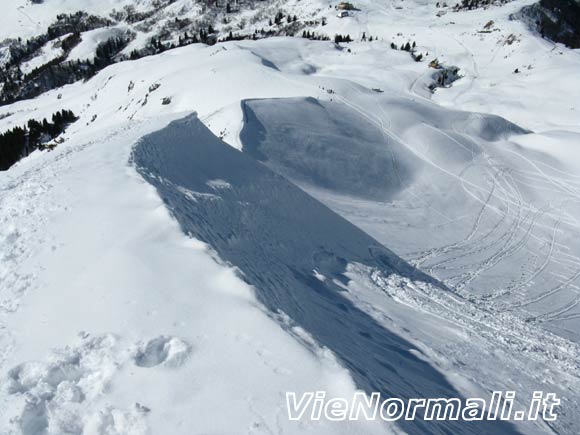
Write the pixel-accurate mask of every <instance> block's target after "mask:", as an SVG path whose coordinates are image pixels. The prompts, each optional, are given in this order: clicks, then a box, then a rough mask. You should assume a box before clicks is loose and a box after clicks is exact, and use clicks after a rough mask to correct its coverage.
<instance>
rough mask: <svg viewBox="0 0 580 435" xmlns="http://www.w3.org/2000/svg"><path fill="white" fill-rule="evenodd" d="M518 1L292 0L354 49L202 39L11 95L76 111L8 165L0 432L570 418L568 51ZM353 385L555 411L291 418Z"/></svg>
mask: <svg viewBox="0 0 580 435" xmlns="http://www.w3.org/2000/svg"><path fill="white" fill-rule="evenodd" d="M49 1H50V0H46V1H45V3H44V5H45V6H46V5H50V3H49ZM53 1H56V0H53ZM177 3H179V4H181V3H180V2H176V4H177ZM530 3H531V1H521V0H518V1H514V2H509V3H507V4H506V5H504V6H501V7H500V6H492V7H490V8H481V9H476V10H472V11H461V12H453V11H452V10H450V9H451V8H449V7H448V8H442V7H436V5H434V4H431V3H425V2H415V1H412V2H407V1H405V2H398V1H395V2H389V3H387V4H383V3H380V2H375V1H370V0H368V1H361V2H359V3H357V5H356V6H357V9H359V10H357V11H353V12H352V15H349V17H345V18H339V17H337V16H336V12H335V10H334V9H333V8H329V7H328V6H332V4H328V3H318V2H317V1H308V2H304V1H303V2H301V4H302V5H303V6H302V8H303V9H302V11H303V12H304V13H305V14H309V13H311V11H316V12H315V16H312V19H313V21H316V19H318V17H320V16H322V15H324V16H327V18H328V22H327V24H326V26H322V25H321V24H320V25H317V24H312V26H311V27H312V28H313V29H314V28H316V29H317V31H324V32H325V33H327V34H331V35H332V34H335V33H338V34H341V35H344V34H349V35H351V37H352V38H353V39H354V40H355V41H354V42H352V43H350V44H348V45H344V44H343V45H342V46H336V45H335V44H333V43H332V42H330V41H310V40H307V39H306V38H269V39H264V40H259V41H250V40H247V41H233V42H227V43H223V44H218V45H215V46H206V45H203V44H192V45H189V46H187V47H181V48H177V49H174V50H168V51H165V52H164V53H162V54H159V55H156V56H150V57H145V58H142V59H139V60H134V61H127V62H122V63H118V64H115V65H111V66H108V67H106V68H104V69H103V70H102V71H100V72H99V73H98V74H96V75H95V76H94V77H92V78H91V79H90V80H88V81H86V82H82V81H80V82H77V83H74V84H71V85H69V86H65V87H62V88H59V89H55V90H52V91H49V92H46V93H44V94H42V95H41V96H39V97H38V98H36V99H34V100H26V101H20V102H18V103H14V104H11V105H9V106H6V107H3V108H2V109H1V110H0V130H2V131H4V130H6V129H9V128H12V127H14V126H17V125H23V124H24V123H26V121H27V120H28V119H43V118H44V117H49V116H50V115H51V114H52V113H55V112H56V111H58V110H61V109H63V108H67V109H71V110H73V111H74V113H75V114H76V115H78V116H79V117H80V119H79V121H77V122H76V123H74V124H72V125H71V126H70V127H69V129H68V130H67V131H66V132H65V133H64V134H62V135H61V136H60V137H59V142H62V143H60V144H59V145H58V146H57V147H56V149H54V150H53V151H51V152H35V153H33V154H32V155H30V156H29V157H27V158H25V159H23V160H21V161H20V162H19V163H18V164H16V165H15V166H14V167H12V168H11V169H10V170H9V171H7V172H3V173H0V222H1V223H2V225H1V226H0V258H1V262H0V307H2V308H0V345H1V347H0V349H2V350H1V352H0V376H2V380H3V382H2V383H1V385H2V390H1V392H0V433H8V434H26V435H32V434H37V433H40V434H51V435H53V434H59V435H60V434H62V433H76V434H81V433H92V434H110V433H113V434H121V433H123V434H128V433H129V434H142V433H154V434H157V433H168V432H170V433H172V434H173V433H175V434H180V433H183V434H190V433H192V432H202V433H203V432H214V431H217V432H222V433H303V432H306V433H316V434H320V433H328V434H331V433H345V434H346V433H349V434H350V433H365V434H367V433H369V434H372V433H385V432H386V433H390V432H393V433H397V432H399V433H400V432H401V431H404V432H407V433H418V434H423V433H444V431H445V430H447V432H449V431H451V432H453V433H454V434H455V433H458V434H462V433H467V434H471V433H473V434H479V433H490V434H491V433H493V434H497V433H500V434H504V433H507V434H509V433H519V434H546V433H554V432H556V433H562V434H567V433H570V434H572V433H577V432H578V428H579V427H580V422H579V420H578V415H579V413H578V408H579V402H578V397H580V379H579V377H578V354H579V353H578V352H579V351H578V341H579V340H578V333H577V331H578V325H579V323H578V322H579V321H580V311H579V310H580V302H579V299H578V281H579V280H580V278H579V276H580V260H579V259H578V258H579V257H580V252H578V246H580V244H579V242H578V240H579V237H580V235H579V232H578V231H579V230H578V228H579V227H578V222H577V216H578V211H579V209H578V207H579V204H580V202H579V199H578V195H579V192H580V190H579V189H580V182H579V179H578V175H577V173H578V169H579V167H580V165H579V164H578V161H579V160H578V151H577V146H576V145H577V143H578V137H579V133H580V125H579V124H578V119H577V113H576V111H577V107H576V104H577V103H576V101H578V100H580V99H579V97H580V89H579V88H578V86H577V83H576V81H577V80H576V78H575V77H576V76H575V75H574V72H575V71H577V70H578V68H579V66H580V59H579V58H578V56H577V53H576V52H574V51H572V50H568V49H566V48H565V47H563V46H560V45H556V46H555V45H553V44H552V43H550V42H548V41H545V40H542V39H540V38H538V37H537V35H535V34H534V33H532V32H530V30H529V29H528V28H527V27H526V25H525V24H524V23H521V22H518V21H513V20H510V15H511V14H513V13H514V12H516V11H518V10H520V9H521V7H522V6H525V5H527V4H530ZM63 4H64V3H63ZM52 5H55V3H52ZM141 5H143V6H147V5H145V4H144V3H143V4H138V5H137V6H138V7H141ZM321 5H322V6H321ZM41 6H42V5H41ZM93 6H94V5H93ZM103 7H105V6H103ZM95 8H96V6H95ZM318 9H320V10H318ZM87 10H91V9H90V8H88V9H87ZM143 10H146V8H144V9H143ZM441 10H445V11H446V13H445V14H440V15H439V16H438V12H440V11H441ZM91 11H92V12H95V11H94V10H91ZM268 19H269V16H268V15H265V17H264V20H268ZM491 21H493V22H492V23H491V24H489V23H490V22H491ZM317 26H320V27H317ZM363 34H365V36H366V39H365V40H364V41H363V40H362V35H363ZM370 36H372V37H373V40H372V42H371V41H370ZM135 40H136V39H135ZM413 41H416V44H417V47H416V50H417V53H423V54H424V55H425V56H424V60H423V61H420V62H415V61H414V60H413V58H412V57H411V56H410V55H409V53H408V52H406V51H401V50H393V49H392V48H391V43H393V44H396V45H397V46H401V45H402V44H406V43H407V42H409V43H411V44H412V42H413ZM85 42H87V44H88V45H91V47H92V43H91V44H89V42H90V40H89V39H88V38H87V39H86V40H85ZM88 45H87V52H89V51H90V49H91V47H89V46H88ZM77 47H81V46H80V45H79V46H77ZM83 50H84V48H83ZM427 53H428V54H427ZM435 58H437V59H438V60H439V61H440V63H441V64H443V65H455V66H457V68H459V77H460V78H459V79H458V80H456V81H455V82H453V83H452V84H451V85H450V86H444V87H441V88H437V89H436V90H435V91H434V93H433V92H432V90H430V89H429V85H430V84H432V79H433V74H434V72H435V70H434V69H433V68H431V67H429V63H430V62H431V60H433V59H435ZM516 69H518V71H519V72H518V73H515V72H514V71H515V70H516ZM539 102H541V104H539ZM192 112H196V113H197V115H196V116H194V115H191V113H192ZM228 145H231V147H228ZM234 148H237V149H234ZM337 331H338V332H337ZM242 374H243V376H242ZM355 388H362V389H364V390H365V391H371V390H373V389H377V390H379V391H383V392H385V393H389V392H391V393H393V394H394V395H401V396H409V395H411V394H412V395H414V396H417V395H418V396H420V395H427V396H428V395H436V394H443V395H459V396H460V397H468V396H470V397H477V396H481V397H487V396H488V395H489V392H490V391H493V390H500V389H501V390H508V389H514V390H516V391H518V392H519V393H520V394H521V396H520V397H519V398H518V403H517V404H518V405H522V404H524V403H525V402H526V401H527V399H528V396H529V393H530V392H532V391H534V390H538V389H541V390H544V391H549V392H555V393H557V394H558V396H559V397H561V399H562V406H561V409H560V410H559V411H560V412H559V418H558V421H557V422H555V423H547V422H541V421H538V422H535V423H532V422H516V423H514V424H497V423H496V424H494V423H490V424H489V425H488V424H482V425H475V426H466V425H465V424H464V423H463V422H447V423H443V424H442V425H431V424H429V423H426V422H416V423H405V424H403V425H401V426H388V427H385V426H383V425H379V424H376V425H375V424H366V423H363V422H350V423H348V424H344V423H340V424H335V423H332V422H328V421H321V422H304V423H303V424H294V423H292V422H289V421H288V419H287V416H286V413H285V412H286V410H285V408H284V407H285V401H284V393H285V392H286V391H296V392H298V393H300V392H303V391H311V390H319V389H322V390H327V391H329V394H330V395H342V396H345V397H348V396H349V395H351V394H352V393H353V391H354V390H355ZM224 397H226V398H227V400H226V402H227V405H228V407H227V411H228V418H223V410H224V408H223V404H224Z"/></svg>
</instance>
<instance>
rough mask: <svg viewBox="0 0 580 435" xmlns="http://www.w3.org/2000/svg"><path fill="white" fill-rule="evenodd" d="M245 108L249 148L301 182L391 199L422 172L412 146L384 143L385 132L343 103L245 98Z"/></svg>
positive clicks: (243, 135) (246, 148) (244, 133)
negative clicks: (253, 99) (408, 148)
mask: <svg viewBox="0 0 580 435" xmlns="http://www.w3.org/2000/svg"><path fill="white" fill-rule="evenodd" d="M243 108H244V116H245V118H246V121H245V124H244V125H245V126H246V127H248V128H244V129H243V130H242V133H241V137H240V139H241V141H242V142H243V143H244V152H246V153H248V154H250V155H251V156H252V157H254V158H256V159H257V160H260V161H263V162H267V164H268V166H270V167H271V168H272V169H273V170H274V171H275V172H278V173H280V174H282V175H284V176H285V177H287V178H291V179H293V180H295V181H297V182H303V183H309V184H314V185H318V186H320V187H324V188H327V189H330V190H335V191H338V192H342V193H345V194H352V195H356V196H360V197H364V198H371V199H377V200H386V199H388V198H389V197H391V196H393V195H396V194H397V193H399V192H400V191H401V190H403V189H405V187H407V186H408V185H409V184H410V183H411V182H412V179H413V175H414V173H415V172H416V171H418V170H420V162H419V160H418V159H417V158H416V157H415V156H414V155H413V154H412V153H411V152H410V151H409V150H407V149H406V148H405V147H404V146H403V145H401V144H400V143H398V142H397V141H388V143H387V144H386V146H385V135H384V133H383V132H382V131H380V130H379V129H377V128H376V127H375V126H374V125H372V124H371V123H370V122H369V121H368V120H366V119H364V118H363V117H362V116H360V115H358V114H357V113H355V112H353V111H352V110H350V109H349V108H348V107H346V106H344V105H340V104H327V103H325V102H319V101H317V100H316V99H313V98H307V99H302V98H290V99H281V100H276V99H274V100H258V101H252V102H244V103H243ZM306 119H307V120H309V121H310V122H309V123H308V126H307V128H303V126H304V124H303V123H302V121H303V120H306ZM262 122H263V124H262ZM273 126H275V128H272V127H273ZM354 138H356V140H353V139H354ZM353 162H356V164H353Z"/></svg>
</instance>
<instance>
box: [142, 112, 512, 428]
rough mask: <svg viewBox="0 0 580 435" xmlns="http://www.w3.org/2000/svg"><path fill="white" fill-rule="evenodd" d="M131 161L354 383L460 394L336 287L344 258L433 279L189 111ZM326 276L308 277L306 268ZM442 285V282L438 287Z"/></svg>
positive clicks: (194, 230) (195, 231)
mask: <svg viewBox="0 0 580 435" xmlns="http://www.w3.org/2000/svg"><path fill="white" fill-rule="evenodd" d="M132 160H133V162H134V164H135V166H136V167H137V170H138V171H139V173H140V174H141V175H142V176H143V177H144V178H145V179H146V180H147V181H148V182H149V183H151V184H152V185H153V186H155V187H156V189H157V191H158V193H159V195H160V196H161V197H162V199H163V200H164V202H165V203H166V205H167V207H168V208H169V210H170V211H171V212H172V214H173V215H174V217H175V218H176V219H177V221H178V222H179V224H180V225H181V227H182V229H183V231H184V232H185V233H187V234H191V235H192V236H193V237H196V238H198V239H200V240H202V241H204V242H206V243H208V244H209V245H211V246H212V247H213V249H215V251H216V252H217V254H218V255H219V256H220V257H221V258H222V259H223V260H226V261H228V262H230V263H231V264H233V265H235V266H236V267H238V268H239V269H240V270H241V272H242V273H243V277H244V279H245V280H247V282H248V283H250V284H251V285H253V286H254V287H255V289H256V293H257V297H258V298H259V300H260V301H261V302H262V303H263V304H264V305H265V306H266V307H267V308H268V309H270V310H271V311H272V312H277V311H278V310H281V311H283V312H284V313H286V314H287V315H288V316H290V317H291V319H293V321H294V322H296V323H297V324H298V325H299V326H301V327H302V328H304V329H305V330H307V331H308V332H309V333H310V334H311V335H312V336H313V337H314V338H315V339H316V340H317V341H318V343H319V344H321V345H322V346H326V347H328V348H329V349H330V350H332V351H333V352H334V354H335V355H336V356H337V357H338V358H339V359H340V361H341V363H342V364H343V365H344V366H346V367H347V368H348V369H349V370H350V372H351V374H352V376H353V378H354V380H355V382H356V383H357V385H358V387H359V388H361V389H364V390H365V391H367V392H372V391H379V392H381V394H382V395H383V397H385V398H386V397H399V398H403V399H404V398H412V397H427V398H430V397H431V398H438V397H460V394H459V392H458V391H456V390H455V389H454V387H453V386H452V385H451V384H449V382H447V380H446V379H445V377H444V376H443V375H442V374H441V373H439V372H438V371H437V370H435V369H434V368H433V367H431V366H430V365H429V364H428V363H426V362H425V361H422V360H421V359H419V358H418V357H416V356H415V355H414V354H413V353H412V352H411V351H412V350H414V351H416V352H419V350H418V349H417V348H415V347H414V346H413V345H412V344H411V343H409V342H407V341H406V340H404V339H402V338H401V337H399V336H397V335H395V334H393V333H392V332H390V331H389V330H386V329H385V328H383V327H382V326H381V325H380V324H378V323H377V322H376V321H375V320H373V319H372V318H371V317H370V316H368V315H367V314H366V313H364V312H363V311H361V310H359V309H358V308H356V307H355V306H354V305H353V304H352V303H351V302H350V301H349V300H348V299H347V298H345V297H344V296H343V290H342V289H341V288H340V287H339V286H338V285H336V284H334V283H333V282H332V281H333V280H337V281H339V282H340V281H342V282H344V281H345V280H346V279H347V278H346V277H345V276H344V275H343V272H344V270H345V266H346V265H347V264H348V263H352V262H358V263H362V264H365V265H368V266H370V267H373V268H378V269H381V270H382V271H383V272H384V273H385V274H390V273H397V274H400V275H402V276H406V277H410V278H412V279H414V280H422V281H427V282H430V283H432V284H433V285H436V286H438V285H439V284H438V283H437V282H436V281H435V280H433V279H432V278H430V277H428V276H426V275H425V274H423V273H421V272H420V271H417V270H416V269H414V268H413V267H411V266H410V265H408V264H407V263H406V262H404V261H403V260H402V259H400V258H399V257H397V256H396V255H395V254H394V253H392V252H391V251H389V250H388V249H386V248H385V247H383V246H381V245H380V244H379V243H378V242H376V241H375V240H374V239H372V238H371V237H369V236H368V235H367V234H366V233H364V232H362V231H361V230H359V229H358V228H357V227H355V226H353V225H352V224H350V223H349V222H347V221H346V220H344V219H343V218H341V217H340V216H338V215H337V214H335V213H334V212H332V211H331V210H330V209H328V208H327V207H325V206H324V205H322V204H321V203H319V202H318V201H316V200H314V199H313V198H312V197H310V196H309V195H307V194H306V193H304V192H303V191H302V190H300V189H299V188H297V187H296V186H295V185H293V184H291V183H290V182H289V181H287V180H286V179H285V178H283V177H281V176H280V175H277V174H275V173H274V172H272V171H271V170H269V169H268V168H266V167H265V166H264V165H262V164H261V163H259V162H258V161H256V160H254V159H253V158H252V157H250V156H249V155H246V154H244V153H241V152H239V151H237V150H235V149H233V148H231V147H230V146H228V145H227V144H225V143H224V142H222V141H221V140H219V139H218V138H217V137H215V136H214V135H213V134H212V133H211V132H210V131H209V130H208V129H207V128H206V127H205V126H204V125H203V124H202V123H201V122H200V121H199V120H198V119H197V117H195V116H190V117H187V118H185V119H183V120H179V121H175V122H173V123H171V124H170V125H169V126H167V127H166V128H164V129H162V130H160V131H158V132H155V133H153V134H150V135H148V136H145V137H144V138H142V139H141V140H140V141H139V143H138V144H137V145H136V147H135V150H134V153H133V156H132ZM315 269H316V270H317V271H318V272H319V273H321V274H323V275H325V276H326V277H327V278H328V279H326V280H325V281H324V282H322V281H320V280H318V279H316V278H315V277H314V275H313V270H315ZM441 289H442V290H441V291H446V290H445V289H444V288H443V287H441ZM399 424H400V425H401V426H402V428H403V429H404V430H405V431H407V432H408V433H411V434H421V435H424V434H453V435H458V434H478V435H481V434H494V435H497V434H515V433H517V431H516V430H515V429H514V428H513V426H512V425H511V424H508V423H505V422H464V421H444V422H425V421H421V420H416V421H411V422H406V421H403V422H399Z"/></svg>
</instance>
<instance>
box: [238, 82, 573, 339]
mask: <svg viewBox="0 0 580 435" xmlns="http://www.w3.org/2000/svg"><path fill="white" fill-rule="evenodd" d="M356 96H357V97H358V98H364V100H363V101H364V104H363V105H362V106H361V105H357V104H355V103H353V102H352V100H351V99H347V98H341V97H340V96H336V100H338V101H334V102H313V101H312V100H304V99H296V98H288V99H270V100H251V101H247V102H244V103H242V106H243V108H244V114H245V122H244V128H243V130H242V132H241V135H240V139H241V141H242V143H243V148H244V152H245V153H247V154H249V155H251V156H254V157H255V158H257V159H259V160H260V161H262V162H263V163H264V164H265V165H266V166H268V167H269V168H270V169H272V170H273V171H274V172H277V173H279V174H281V175H283V176H285V177H287V178H289V179H290V180H291V181H293V182H296V183H298V184H299V185H300V186H301V187H303V188H304V189H305V190H306V191H307V192H308V193H310V194H311V195H313V196H314V197H315V198H317V199H318V200H320V201H322V202H323V203H324V204H325V205H327V206H328V207H330V208H331V209H332V210H333V211H335V212H337V213H339V214H340V215H341V216H343V217H345V218H346V219H347V220H349V221H350V222H352V223H353V224H354V225H356V226H358V227H360V228H361V229H363V230H364V231H365V232H367V233H368V234H370V235H372V236H373V237H375V238H376V239H377V240H379V241H380V242H382V243H384V244H388V246H389V247H390V248H392V249H394V250H395V251H396V252H398V253H401V255H402V256H403V258H405V259H406V260H408V261H410V262H412V263H413V264H414V265H415V266H417V267H420V268H421V269H422V270H424V271H425V272H427V273H429V274H430V275H433V276H435V277H436V278H438V279H441V280H442V281H444V282H445V284H446V285H447V286H448V287H449V288H451V289H453V291H454V292H456V293H457V294H460V295H462V296H463V297H464V298H469V299H474V300H476V301H477V302H478V303H479V304H481V306H485V307H486V309H491V310H492V311H494V312H496V313H498V314H499V313H504V312H516V313H517V314H519V315H520V316H521V317H522V318H525V319H527V320H528V321H537V322H539V323H544V324H545V325H547V327H548V328H549V329H551V330H553V331H555V332H556V333H558V334H561V335H563V336H564V337H567V338H568V337H569V338H572V339H573V340H575V341H577V340H578V333H577V326H576V325H577V323H574V322H577V319H578V318H579V317H580V315H579V314H578V312H577V310H578V307H579V306H580V297H578V295H577V294H576V291H575V287H574V282H575V281H576V280H577V279H578V277H579V276H580V268H579V266H578V265H579V264H580V260H579V256H580V251H579V249H578V247H579V246H580V245H579V243H578V241H579V240H580V234H579V233H578V223H577V221H576V218H575V217H574V216H576V215H577V213H578V202H577V192H578V188H577V184H576V183H577V182H576V180H574V179H573V178H572V177H573V176H572V175H571V174H568V173H566V172H564V171H562V170H560V169H559V167H560V166H561V163H560V162H558V161H557V160H556V159H554V158H552V157H549V156H546V155H544V154H541V153H538V152H536V151H534V150H525V149H522V148H520V147H518V146H516V145H515V144H514V142H516V141H518V140H523V139H522V138H526V139H525V140H526V141H529V140H539V139H534V136H533V135H532V134H530V132H529V131H527V130H525V129H523V128H520V127H519V126H517V125H515V124H513V123H511V122H509V121H507V120H506V119H503V118H501V117H498V116H495V115H484V114H477V113H467V112H459V111H453V110H448V109H444V108H441V107H438V106H435V105H433V104H431V103H426V102H423V101H413V100H411V99H409V98H401V97H392V96H382V95H373V94H370V93H367V94H364V93H363V92H362V91H359V95H356ZM337 136H340V137H339V138H337ZM327 180H330V181H327ZM367 192H371V193H372V195H369V194H367ZM401 192H404V193H401ZM381 194H382V196H381ZM386 198H388V199H387V200H386V201H385V200H384V199H386ZM434 229H436V230H435V231H434ZM561 231H563V232H564V233H565V234H566V237H565V238H564V237H562V236H561V233H560V232H561ZM427 241H428V243H429V244H430V245H431V246H430V247H429V248H427V249H426V246H425V242H427ZM516 269H517V270H518V271H519V272H518V273H514V270H516Z"/></svg>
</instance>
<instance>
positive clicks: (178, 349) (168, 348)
mask: <svg viewBox="0 0 580 435" xmlns="http://www.w3.org/2000/svg"><path fill="white" fill-rule="evenodd" d="M190 353H191V345H190V344H189V343H186V342H185V341H183V340H181V339H179V338H176V337H166V336H163V335H162V336H159V337H157V338H154V339H152V340H149V341H148V342H147V343H145V344H142V345H141V346H140V347H139V349H138V350H137V352H136V353H135V356H134V361H135V365H137V366H138V367H146V368H149V367H156V366H159V365H164V366H167V367H172V368H176V367H180V366H181V365H183V363H184V362H185V360H186V359H187V358H188V356H189V354H190Z"/></svg>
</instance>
